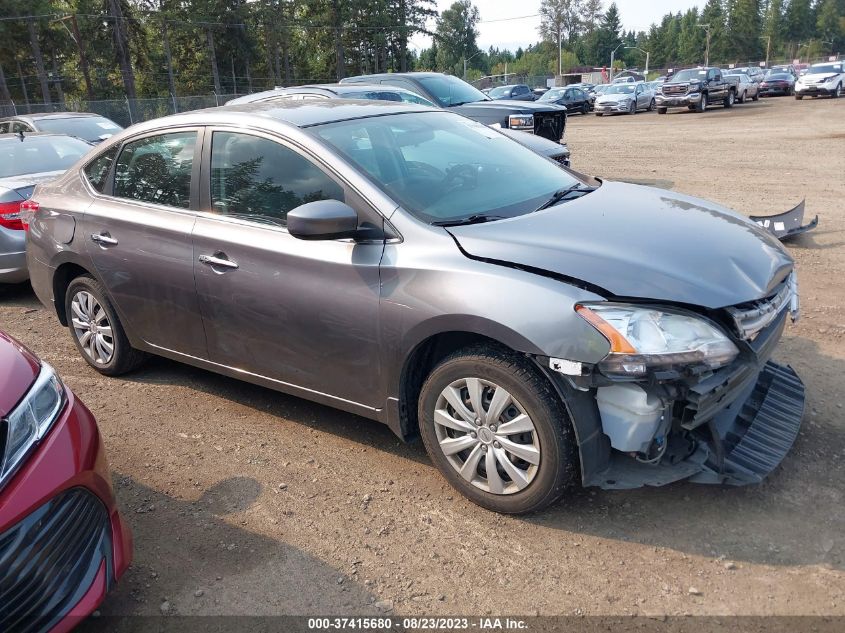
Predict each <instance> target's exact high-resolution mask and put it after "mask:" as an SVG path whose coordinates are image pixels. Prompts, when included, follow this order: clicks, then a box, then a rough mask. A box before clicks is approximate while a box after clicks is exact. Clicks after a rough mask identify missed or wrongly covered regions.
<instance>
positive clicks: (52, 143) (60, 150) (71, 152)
mask: <svg viewBox="0 0 845 633" xmlns="http://www.w3.org/2000/svg"><path fill="white" fill-rule="evenodd" d="M90 149H91V146H90V145H89V144H88V143H86V142H85V141H80V140H79V139H78V138H70V137H67V136H26V137H24V140H23V141H21V140H19V139H17V138H6V139H4V140H3V141H0V178H6V177H8V176H22V175H24V174H38V173H41V172H49V171H64V170H65V169H67V168H68V167H70V166H71V165H73V164H74V163H75V162H76V161H78V160H79V159H80V158H81V157H82V156H83V155H84V154H86V153H87V152H88V150H90Z"/></svg>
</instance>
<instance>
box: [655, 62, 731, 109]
mask: <svg viewBox="0 0 845 633" xmlns="http://www.w3.org/2000/svg"><path fill="white" fill-rule="evenodd" d="M738 83H739V77H737V76H730V75H723V74H722V71H721V69H719V68H714V67H712V66H711V67H707V66H705V67H702V68H690V69H687V70H681V71H679V72H677V73H676V74H674V75H673V76H672V77H670V78H669V79H667V80H666V81H665V82H664V83H663V85H662V86H661V87H660V90H659V91H658V93H657V94H656V95H655V96H654V100H655V104H656V105H657V113H658V114H666V111H667V110H668V109H669V108H680V107H684V106H686V107H687V108H689V109H690V110H694V111H696V112H704V110H706V109H707V106H709V105H723V106H724V107H726V108H730V107H732V106H733V104H734V101H735V100H736V90H737V85H738Z"/></svg>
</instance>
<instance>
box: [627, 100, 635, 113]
mask: <svg viewBox="0 0 845 633" xmlns="http://www.w3.org/2000/svg"><path fill="white" fill-rule="evenodd" d="M636 113H637V102H636V100H634V101H631V105H630V106H628V114H636Z"/></svg>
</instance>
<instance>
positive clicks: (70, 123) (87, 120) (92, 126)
mask: <svg viewBox="0 0 845 633" xmlns="http://www.w3.org/2000/svg"><path fill="white" fill-rule="evenodd" d="M38 129H39V130H41V131H42V132H58V133H61V134H69V135H70V136H78V137H79V138H81V139H85V140H86V141H90V142H92V143H96V142H99V141H104V140H106V139H107V138H109V137H110V136H114V135H115V134H117V133H118V132H120V130H122V129H123V128H122V127H120V126H119V125H118V124H117V123H115V122H114V121H111V120H110V119H107V118H106V117H102V116H74V117H65V118H60V119H41V120H39V121H38Z"/></svg>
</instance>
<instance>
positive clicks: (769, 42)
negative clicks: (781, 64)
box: [760, 35, 772, 68]
mask: <svg viewBox="0 0 845 633" xmlns="http://www.w3.org/2000/svg"><path fill="white" fill-rule="evenodd" d="M760 39H761V40H766V68H768V67H769V52H770V51H771V50H772V36H771V35H761V36H760Z"/></svg>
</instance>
